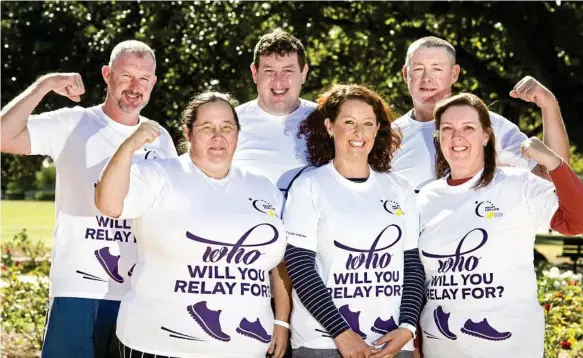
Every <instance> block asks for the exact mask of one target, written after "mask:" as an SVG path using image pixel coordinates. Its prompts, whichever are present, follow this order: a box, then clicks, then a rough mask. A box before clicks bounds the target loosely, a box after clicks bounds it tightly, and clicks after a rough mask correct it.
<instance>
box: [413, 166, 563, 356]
mask: <svg viewBox="0 0 583 358" xmlns="http://www.w3.org/2000/svg"><path fill="white" fill-rule="evenodd" d="M480 175H481V172H480V173H478V174H477V175H476V176H475V177H474V178H472V179H471V180H470V181H468V182H466V183H464V184H461V185H458V186H450V185H448V184H447V182H446V180H445V179H444V178H442V179H440V180H437V181H434V182H432V183H430V184H428V185H427V186H425V187H424V188H423V190H421V192H420V193H419V194H418V196H417V198H418V201H417V202H418V205H419V213H420V228H421V236H420V238H419V254H420V256H421V261H422V262H423V266H424V268H425V274H426V281H425V288H426V298H427V304H426V305H425V307H424V309H423V312H422V313H421V327H422V329H423V335H424V337H423V353H424V356H426V357H429V358H437V357H448V358H449V357H471V358H476V357H483V358H486V357H489V358H499V357H516V358H520V357H524V358H533V357H542V356H543V343H544V328H545V324H544V317H543V311H542V308H541V307H540V305H539V303H538V300H537V284H536V276H535V271H534V264H533V261H534V255H533V250H534V241H535V235H536V232H537V227H539V226H540V225H545V226H546V227H548V226H549V225H550V221H551V218H552V217H553V215H554V213H555V211H556V210H557V208H558V199H557V196H556V194H555V192H554V186H553V184H552V183H551V182H548V181H546V180H544V179H541V178H539V177H537V176H535V175H534V174H532V173H530V172H528V171H527V170H526V169H521V168H510V167H501V168H498V169H497V170H496V174H495V176H494V179H493V181H492V183H491V184H490V185H488V186H487V187H486V188H481V189H478V190H473V189H471V186H472V185H473V184H474V183H475V182H476V181H477V180H478V179H479V177H480ZM447 315H449V316H447ZM484 319H486V321H484Z"/></svg>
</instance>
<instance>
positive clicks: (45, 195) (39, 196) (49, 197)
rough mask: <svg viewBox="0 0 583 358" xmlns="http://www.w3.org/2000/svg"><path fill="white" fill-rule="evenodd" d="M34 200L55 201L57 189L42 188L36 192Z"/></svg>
mask: <svg viewBox="0 0 583 358" xmlns="http://www.w3.org/2000/svg"><path fill="white" fill-rule="evenodd" d="M34 200H44V201H54V200H55V191H54V190H41V191H38V192H37V193H36V194H34Z"/></svg>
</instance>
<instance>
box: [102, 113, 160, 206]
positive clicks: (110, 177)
mask: <svg viewBox="0 0 583 358" xmlns="http://www.w3.org/2000/svg"><path fill="white" fill-rule="evenodd" d="M159 136H160V125H159V124H158V123H156V122H154V121H147V122H143V123H141V124H140V126H139V127H138V129H136V131H135V132H134V133H133V134H132V135H131V136H129V137H128V138H127V139H126V140H125V141H124V142H123V143H122V144H121V145H120V147H119V148H118V149H117V151H116V152H115V154H114V155H113V156H112V157H111V159H110V160H109V162H108V163H107V165H106V166H105V168H104V169H103V172H102V173H101V178H100V179H99V181H98V183H97V186H96V187H95V205H96V206H97V209H99V211H100V212H101V213H103V214H105V215H107V216H109V217H112V218H118V217H120V215H121V214H122V211H123V203H124V199H125V197H126V195H127V194H128V191H129V188H130V169H131V166H132V158H133V156H134V152H135V151H136V150H138V149H140V148H142V146H144V144H146V143H152V142H153V141H154V140H156V138H157V137H159Z"/></svg>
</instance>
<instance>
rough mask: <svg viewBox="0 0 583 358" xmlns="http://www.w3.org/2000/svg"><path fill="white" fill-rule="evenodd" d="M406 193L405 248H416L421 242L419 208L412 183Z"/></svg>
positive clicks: (407, 187) (406, 188)
mask: <svg viewBox="0 0 583 358" xmlns="http://www.w3.org/2000/svg"><path fill="white" fill-rule="evenodd" d="M405 190H406V195H405V201H404V206H405V207H404V208H403V209H404V210H403V212H404V213H405V218H406V224H405V228H404V229H403V235H405V242H404V247H403V249H404V250H411V249H416V248H417V246H418V244H419V210H418V209H417V198H416V197H415V192H414V191H413V188H411V186H410V185H407V186H406V187H405Z"/></svg>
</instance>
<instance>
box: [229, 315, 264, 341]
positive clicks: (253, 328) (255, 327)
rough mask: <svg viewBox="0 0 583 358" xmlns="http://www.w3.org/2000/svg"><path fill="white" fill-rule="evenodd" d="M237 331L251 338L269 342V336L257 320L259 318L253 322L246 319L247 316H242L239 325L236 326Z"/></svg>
mask: <svg viewBox="0 0 583 358" xmlns="http://www.w3.org/2000/svg"><path fill="white" fill-rule="evenodd" d="M237 333H239V334H242V335H244V336H247V337H249V338H253V339H256V340H258V341H259V342H262V343H269V342H271V336H270V335H269V334H267V332H266V331H265V328H263V326H262V325H261V322H259V318H257V320H256V321H255V322H253V323H251V322H249V321H247V318H243V319H242V320H241V323H239V327H237Z"/></svg>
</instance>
